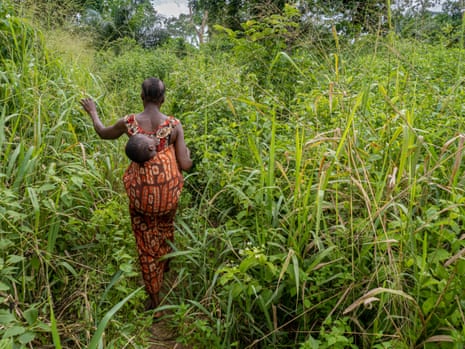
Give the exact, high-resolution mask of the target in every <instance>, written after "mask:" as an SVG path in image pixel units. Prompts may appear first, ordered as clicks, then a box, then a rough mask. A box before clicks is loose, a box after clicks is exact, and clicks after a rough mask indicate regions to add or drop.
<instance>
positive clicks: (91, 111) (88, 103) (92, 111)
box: [81, 98, 97, 116]
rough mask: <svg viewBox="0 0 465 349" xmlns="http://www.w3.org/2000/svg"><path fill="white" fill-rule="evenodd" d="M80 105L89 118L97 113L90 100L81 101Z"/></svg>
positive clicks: (93, 103)
mask: <svg viewBox="0 0 465 349" xmlns="http://www.w3.org/2000/svg"><path fill="white" fill-rule="evenodd" d="M81 105H82V107H83V108H84V110H85V111H86V112H87V114H89V115H90V116H93V115H95V114H96V113H97V107H96V105H95V102H94V101H93V100H92V99H91V98H83V99H81Z"/></svg>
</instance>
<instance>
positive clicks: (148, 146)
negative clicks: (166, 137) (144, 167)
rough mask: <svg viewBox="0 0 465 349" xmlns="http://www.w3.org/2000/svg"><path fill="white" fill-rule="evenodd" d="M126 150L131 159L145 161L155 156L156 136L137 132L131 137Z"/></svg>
mask: <svg viewBox="0 0 465 349" xmlns="http://www.w3.org/2000/svg"><path fill="white" fill-rule="evenodd" d="M125 150H126V155H127V156H128V158H129V159H131V160H132V161H134V162H138V163H143V162H146V161H147V160H150V159H151V158H153V157H154V156H155V154H156V153H157V145H156V141H155V139H154V138H151V137H149V136H147V135H143V134H135V135H133V136H131V137H129V140H128V142H127V143H126V149H125Z"/></svg>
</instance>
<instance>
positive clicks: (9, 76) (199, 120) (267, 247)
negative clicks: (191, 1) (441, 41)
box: [0, 8, 465, 348]
mask: <svg viewBox="0 0 465 349" xmlns="http://www.w3.org/2000/svg"><path fill="white" fill-rule="evenodd" d="M2 11H9V10H6V8H2ZM9 14H10V13H9ZM5 18H7V16H5ZM39 33H40V32H39V31H37V30H35V29H34V28H33V27H32V26H31V25H30V24H28V23H27V22H25V21H23V20H21V19H20V18H17V17H15V16H14V15H13V12H11V14H10V16H9V17H8V20H7V21H4V22H2V27H1V34H2V35H1V37H0V40H1V43H2V50H1V52H2V56H1V59H2V61H1V64H2V72H1V73H0V83H1V85H2V89H0V100H1V101H2V105H3V108H2V112H1V114H0V146H1V149H2V156H1V162H0V169H1V171H0V173H1V176H0V191H1V194H2V195H1V201H2V205H1V206H0V216H1V217H2V220H1V223H0V234H1V244H0V245H1V255H0V262H1V264H2V266H3V267H2V269H1V270H0V297H2V298H1V299H2V304H3V306H2V307H0V315H1V316H2V325H3V327H2V328H1V329H0V334H1V335H2V336H3V337H2V338H3V339H2V342H1V344H2V345H3V344H5V345H7V344H8V345H9V344H11V343H13V342H14V343H15V345H16V346H17V347H40V346H41V345H46V344H51V343H54V345H55V347H60V346H61V347H87V346H90V347H108V348H110V347H148V346H149V345H150V339H149V337H150V336H149V331H148V327H149V326H150V325H151V324H150V314H148V313H144V312H143V310H142V307H143V306H142V303H143V302H142V300H141V298H142V292H137V291H136V290H138V288H139V283H140V276H139V272H138V267H137V262H136V258H135V248H134V241H133V237H132V235H131V232H130V224H129V220H128V217H127V215H126V214H123V213H124V212H126V210H127V209H126V199H125V196H124V190H123V188H122V185H121V180H120V178H121V175H122V171H123V169H124V167H125V164H126V163H127V160H125V159H124V157H123V155H122V151H121V142H120V141H116V142H104V141H101V140H99V139H96V137H95V135H94V132H93V130H92V128H91V126H90V122H89V120H88V119H87V118H85V116H84V115H82V113H81V112H80V111H79V109H78V108H79V107H78V100H79V98H81V97H83V96H84V95H90V96H93V97H94V98H96V99H97V101H98V105H99V108H100V111H101V113H102V118H103V119H104V121H105V123H110V122H111V121H112V120H115V119H116V118H117V117H119V116H122V115H121V114H123V113H125V112H126V109H125V108H127V109H131V108H132V109H135V108H137V105H138V104H137V102H138V96H137V91H136V90H137V89H138V87H139V84H140V82H137V83H136V81H138V80H140V78H141V76H142V75H147V74H150V75H152V74H153V75H160V74H163V76H164V79H165V82H166V84H167V86H168V96H167V104H166V106H165V108H166V109H165V112H166V113H169V114H174V115H175V116H177V117H179V118H180V119H181V120H182V122H183V125H185V133H186V139H187V142H188V145H189V147H190V148H191V150H192V154H193V157H194V160H195V163H196V165H195V168H194V170H193V171H192V172H191V173H189V174H186V177H185V189H184V192H183V195H182V201H181V203H180V208H179V213H178V218H177V235H176V241H175V243H174V245H173V252H172V253H171V254H170V255H169V256H167V257H166V258H172V263H171V264H170V265H171V267H172V272H170V273H169V274H168V275H167V282H166V289H165V297H164V299H163V303H162V307H161V309H165V310H169V311H170V312H171V316H170V317H169V318H168V320H169V321H170V322H171V325H172V326H173V327H175V328H176V330H177V331H178V332H179V338H178V340H179V341H181V342H183V343H185V344H190V345H192V346H197V347H200V348H208V347H224V348H229V347H240V348H255V347H257V348H258V347H267V348H273V347H290V348H291V347H292V348H296V347H301V348H315V347H319V348H328V347H341V348H350V347H352V348H389V347H392V348H412V347H438V346H442V347H454V346H455V347H460V346H463V342H464V336H465V333H463V327H464V323H465V319H464V317H463V308H464V304H463V301H462V300H461V298H460V295H461V294H462V293H463V292H462V290H463V287H464V285H463V281H462V278H461V277H460V275H461V274H463V272H464V267H465V264H464V263H463V261H462V257H463V255H464V252H463V251H464V249H465V246H464V244H465V242H464V236H463V232H462V229H461V226H462V223H463V218H462V217H463V213H464V212H463V211H464V194H463V190H462V189H461V188H462V186H463V184H464V179H463V174H464V168H463V165H462V158H463V152H464V138H463V136H462V135H461V133H460V129H461V127H462V126H463V121H462V118H461V116H462V106H461V97H462V96H463V94H464V91H463V88H462V86H461V83H460V82H461V80H460V76H458V75H457V72H460V71H462V69H463V67H462V66H461V65H462V64H463V63H462V61H463V60H462V59H461V57H462V55H463V52H462V51H461V50H453V49H445V48H442V47H431V46H422V45H420V44H419V43H411V42H407V41H402V40H398V39H396V38H394V37H393V36H389V37H388V38H386V39H384V38H381V37H377V38H370V37H366V38H363V40H360V41H358V42H355V43H352V44H350V45H349V44H346V43H343V42H341V40H339V38H338V37H337V35H336V33H334V34H335V35H334V36H333V40H335V42H336V44H335V46H334V47H333V48H332V49H330V52H326V53H322V52H321V51H319V52H314V51H312V50H311V49H308V48H301V49H299V50H295V52H287V53H278V54H277V55H275V56H273V57H271V58H270V57H268V54H265V53H264V50H262V49H263V48H261V49H260V47H259V48H258V49H257V51H254V52H249V51H247V50H246V48H248V47H250V48H257V46H258V45H259V43H254V44H253V45H250V46H248V45H249V43H248V42H247V39H246V38H244V39H238V40H242V41H240V42H234V43H231V44H234V45H236V46H235V50H234V55H232V54H228V53H225V52H212V49H211V48H209V47H205V48H202V49H200V50H198V51H196V52H190V53H189V54H188V55H186V56H185V57H183V58H182V59H179V58H177V57H176V56H175V55H173V54H172V53H171V52H170V49H169V48H165V49H160V52H159V53H160V55H158V56H157V55H155V56H156V57H155V58H154V53H153V52H144V51H143V50H134V51H132V52H131V53H130V54H127V55H125V54H122V56H120V57H115V56H113V55H111V54H108V56H107V57H103V58H102V57H101V56H100V59H97V60H94V59H91V58H89V56H87V55H82V57H83V58H82V60H80V59H77V57H79V55H67V54H62V53H59V54H52V51H49V50H48V49H47V47H48V46H47V45H52V46H51V47H54V51H53V52H60V50H59V49H56V45H59V44H58V43H57V42H53V43H50V42H49V41H48V44H47V45H46V44H45V43H44V40H45V38H44V37H43V36H42V35H40V34H39ZM79 47H82V46H79ZM329 47H330V46H329ZM63 50H64V51H65V52H69V51H68V50H69V48H68V49H63ZM246 51H247V52H246ZM252 53H253V54H256V55H263V56H260V57H257V59H258V60H259V61H260V64H259V65H254V64H253V62H250V64H249V65H247V66H246V67H245V68H244V67H243V64H244V62H246V61H247V59H248V57H251V54H252ZM159 57H165V58H166V60H164V61H160V60H159ZM144 62H152V63H153V64H148V65H147V64H144ZM166 62H170V65H167V64H165V63H166ZM263 62H268V66H266V69H264V70H262V68H263ZM366 62H370V64H367V63H366ZM133 63H134V64H133ZM457 65H460V66H457ZM94 69H95V70H94ZM254 69H255V70H256V71H254ZM112 72H113V75H112ZM115 72H116V73H115ZM259 77H260V78H259ZM261 78H264V79H261ZM452 80H455V81H457V83H456V84H450V83H449V82H450V81H452ZM124 82H127V85H131V86H125V83H124ZM125 105H126V106H125ZM133 111H135V110H127V112H133ZM99 319H101V320H100V322H99ZM110 320H111V321H110ZM449 344H450V345H449Z"/></svg>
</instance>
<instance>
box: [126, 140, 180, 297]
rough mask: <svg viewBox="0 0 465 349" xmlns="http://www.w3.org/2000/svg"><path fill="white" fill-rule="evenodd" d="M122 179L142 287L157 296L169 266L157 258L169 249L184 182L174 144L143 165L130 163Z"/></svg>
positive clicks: (165, 261)
mask: <svg viewBox="0 0 465 349" xmlns="http://www.w3.org/2000/svg"><path fill="white" fill-rule="evenodd" d="M123 182H124V186H125V188H126V193H127V194H128V197H129V212H130V214H131V224H132V230H133V232H134V235H135V237H136V243H137V249H138V253H139V261H140V266H141V271H142V276H143V278H144V283H145V288H146V290H147V293H149V295H151V296H152V295H156V294H158V292H159V291H160V287H161V284H162V282H163V273H164V271H165V269H166V268H167V267H168V265H167V263H168V261H167V260H163V261H159V260H158V259H159V258H160V257H162V256H164V255H165V254H167V253H169V252H171V246H170V245H169V243H168V242H169V241H173V240H174V218H175V215H176V209H177V206H178V200H179V196H180V195H181V191H182V187H183V184H184V180H183V176H182V173H181V171H180V170H179V168H178V165H177V162H176V154H175V150H174V147H173V145H170V146H168V147H167V148H165V149H163V150H161V151H159V152H158V153H157V155H156V156H155V157H154V158H152V159H150V160H149V161H147V162H145V163H143V164H138V163H135V162H131V164H130V165H129V167H128V169H127V170H126V172H125V173H124V176H123Z"/></svg>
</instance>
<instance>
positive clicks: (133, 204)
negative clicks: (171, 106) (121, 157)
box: [81, 78, 192, 317]
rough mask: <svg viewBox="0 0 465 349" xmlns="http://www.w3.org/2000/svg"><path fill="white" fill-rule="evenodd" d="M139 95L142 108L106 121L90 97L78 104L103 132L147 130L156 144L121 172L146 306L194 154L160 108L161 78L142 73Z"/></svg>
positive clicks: (153, 300)
mask: <svg viewBox="0 0 465 349" xmlns="http://www.w3.org/2000/svg"><path fill="white" fill-rule="evenodd" d="M141 98H142V103H143V106H144V110H143V111H142V112H141V113H139V114H129V115H126V116H125V117H123V118H121V119H119V120H118V121H117V122H116V123H115V124H113V125H112V126H108V127H105V126H104V125H103V124H102V122H101V121H100V119H99V117H98V114H97V108H96V106H95V102H94V101H93V100H92V99H90V98H85V99H82V100H81V105H82V107H83V108H84V110H85V111H86V112H87V113H88V114H89V115H90V117H91V119H92V122H93V126H94V129H95V131H96V132H97V134H98V135H99V136H100V137H101V138H103V139H116V138H118V137H120V136H121V135H123V134H126V135H128V136H129V137H132V136H134V135H145V136H147V137H149V138H151V139H150V140H148V143H149V144H150V150H151V151H153V148H155V151H153V153H152V154H151V155H153V154H154V155H153V156H152V157H151V158H149V159H148V160H146V158H143V157H142V158H141V159H142V160H143V161H140V162H137V161H132V162H131V163H130V165H129V167H128V168H127V169H126V171H125V173H124V176H123V182H124V186H125V188H126V193H127V195H128V197H129V213H130V215H131V225H132V230H133V233H134V235H135V238H136V243H137V249H138V254H139V262H140V267H141V272H142V276H143V279H144V283H145V289H146V291H147V293H148V295H149V299H148V304H147V309H154V308H156V307H157V306H158V305H159V303H160V298H159V291H160V287H161V284H162V282H163V273H164V272H165V271H166V270H167V269H168V260H166V259H165V260H162V261H160V257H162V256H164V255H166V254H167V253H169V252H171V247H170V244H169V242H172V241H173V240H174V219H175V215H176V210H177V205H178V200H179V196H180V194H181V191H182V187H183V183H184V181H183V176H182V173H181V170H184V171H187V170H189V169H190V168H191V167H192V160H191V159H190V152H189V149H188V148H187V146H186V144H185V141H184V131H183V128H182V125H181V122H180V121H179V120H178V119H175V118H174V117H168V116H166V115H164V114H163V113H161V112H160V108H161V106H162V104H163V102H164V100H165V86H164V84H163V82H162V81H161V80H159V79H157V78H149V79H146V80H145V81H144V82H143V83H142V92H141ZM136 138H139V136H137V137H136ZM145 141H147V140H145ZM138 142H139V140H138ZM131 143H133V142H131ZM128 146H131V144H128ZM133 152H134V149H133V148H132V150H131V149H129V150H128V147H126V153H127V154H128V156H129V155H130V156H131V158H134V157H133V156H132V154H133ZM159 315H160V314H155V315H154V316H155V317H157V316H159Z"/></svg>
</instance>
